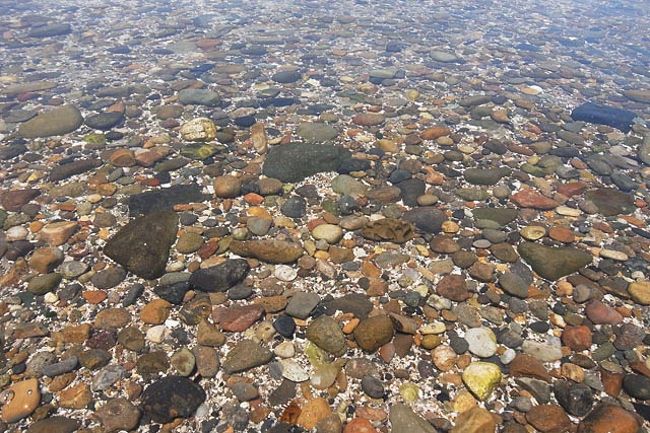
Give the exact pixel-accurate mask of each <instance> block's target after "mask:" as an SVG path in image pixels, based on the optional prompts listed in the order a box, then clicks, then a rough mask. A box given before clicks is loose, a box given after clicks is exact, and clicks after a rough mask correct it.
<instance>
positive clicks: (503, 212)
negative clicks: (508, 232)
mask: <svg viewBox="0 0 650 433" xmlns="http://www.w3.org/2000/svg"><path fill="white" fill-rule="evenodd" d="M472 215H473V216H474V219H477V220H489V221H495V222H497V223H498V224H499V225H502V226H505V225H506V224H509V223H511V222H512V221H514V220H515V219H517V216H518V212H517V209H510V208H491V207H481V208H477V209H473V210H472Z"/></svg>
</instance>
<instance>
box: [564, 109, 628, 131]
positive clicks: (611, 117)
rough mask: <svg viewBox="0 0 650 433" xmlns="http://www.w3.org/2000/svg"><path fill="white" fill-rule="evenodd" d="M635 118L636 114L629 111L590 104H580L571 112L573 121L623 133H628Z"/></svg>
mask: <svg viewBox="0 0 650 433" xmlns="http://www.w3.org/2000/svg"><path fill="white" fill-rule="evenodd" d="M635 117H636V114H634V113H633V112H631V111H628V110H623V109H620V108H616V107H609V106H606V105H598V104H594V103H591V102H587V103H585V104H582V105H580V106H579V107H576V108H575V109H574V110H573V111H572V112H571V118H572V119H573V120H577V121H583V122H589V123H596V124H598V125H607V126H611V127H613V128H616V129H620V130H621V131H623V132H629V131H630V129H631V128H632V121H633V120H634V118H635Z"/></svg>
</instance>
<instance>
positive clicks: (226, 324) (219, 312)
mask: <svg viewBox="0 0 650 433" xmlns="http://www.w3.org/2000/svg"><path fill="white" fill-rule="evenodd" d="M263 314H264V307H262V306H261V305H242V306H233V307H228V308H224V307H220V308H216V309H215V310H214V311H213V312H212V318H213V319H214V321H215V322H217V323H218V324H219V326H220V327H221V329H222V330H223V331H226V332H243V331H245V330H247V329H248V328H250V327H251V326H252V325H253V323H255V322H257V321H258V320H259V319H260V317H262V315H263Z"/></svg>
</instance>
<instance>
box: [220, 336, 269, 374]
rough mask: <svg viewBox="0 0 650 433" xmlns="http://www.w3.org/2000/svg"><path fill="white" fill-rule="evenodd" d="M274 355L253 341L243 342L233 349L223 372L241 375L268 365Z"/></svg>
mask: <svg viewBox="0 0 650 433" xmlns="http://www.w3.org/2000/svg"><path fill="white" fill-rule="evenodd" d="M272 358H273V353H272V352H271V351H270V350H268V349H267V348H265V347H262V346H260V345H259V344H257V343H256V342H254V341H253V340H242V341H240V342H239V343H237V345H236V346H235V347H233V348H232V349H231V350H230V351H229V352H228V354H227V355H226V359H225V360H224V362H223V370H224V371H225V372H226V373H228V374H234V373H239V372H242V371H246V370H250V369H251V368H255V367H259V366H260V365H264V364H267V363H269V362H270V361H271V359H272Z"/></svg>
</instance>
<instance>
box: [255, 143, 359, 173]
mask: <svg viewBox="0 0 650 433" xmlns="http://www.w3.org/2000/svg"><path fill="white" fill-rule="evenodd" d="M351 159H352V155H351V153H350V151H349V150H347V149H344V148H342V147H340V146H334V145H330V144H300V143H293V144H285V145H280V146H274V147H272V148H271V150H270V151H269V153H268V155H267V156H266V161H265V162H264V168H263V172H264V174H265V175H266V176H268V177H273V178H276V179H279V180H281V181H282V182H299V181H301V180H303V179H304V178H306V177H307V176H311V175H313V174H316V173H320V172H324V171H338V170H339V167H341V166H342V165H343V164H344V163H345V162H346V161H348V160H351Z"/></svg>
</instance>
